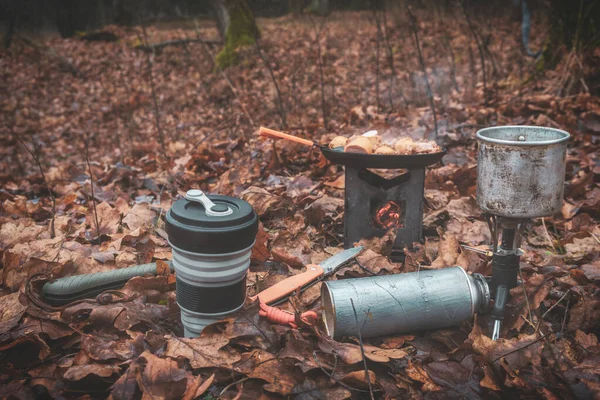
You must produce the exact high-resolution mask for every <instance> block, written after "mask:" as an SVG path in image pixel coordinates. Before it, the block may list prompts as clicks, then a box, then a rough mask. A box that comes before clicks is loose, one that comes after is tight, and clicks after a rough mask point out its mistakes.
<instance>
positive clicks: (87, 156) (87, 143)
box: [85, 135, 100, 238]
mask: <svg viewBox="0 0 600 400" xmlns="http://www.w3.org/2000/svg"><path fill="white" fill-rule="evenodd" d="M85 162H86V163H87V166H88V170H89V171H90V188H91V192H92V211H93V212H94V219H95V222H96V237H97V238H99V237H100V222H98V211H97V210H96V198H95V197H94V174H93V173H92V166H91V165H90V138H89V136H88V135H86V138H85Z"/></svg>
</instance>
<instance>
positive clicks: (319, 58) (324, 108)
mask: <svg viewBox="0 0 600 400" xmlns="http://www.w3.org/2000/svg"><path fill="white" fill-rule="evenodd" d="M308 18H309V19H310V22H311V23H312V26H313V29H314V30H315V42H316V43H317V66H318V67H319V82H320V83H321V111H322V113H323V126H324V127H325V129H327V106H326V103H325V78H324V74H323V57H322V54H321V41H320V38H319V36H320V34H321V31H322V30H323V25H324V24H325V17H323V22H322V23H321V27H320V28H319V29H318V30H317V26H316V25H315V20H314V19H313V17H312V15H311V14H308Z"/></svg>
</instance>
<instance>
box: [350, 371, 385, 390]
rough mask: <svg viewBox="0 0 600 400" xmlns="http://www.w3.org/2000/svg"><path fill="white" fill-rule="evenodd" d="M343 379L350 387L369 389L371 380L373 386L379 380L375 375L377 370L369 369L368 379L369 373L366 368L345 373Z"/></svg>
mask: <svg viewBox="0 0 600 400" xmlns="http://www.w3.org/2000/svg"><path fill="white" fill-rule="evenodd" d="M341 381H342V382H344V383H345V384H347V385H349V386H350V387H355V388H358V389H369V382H371V386H373V385H375V382H376V381H377V375H375V372H373V371H371V370H369V380H367V374H366V373H365V371H364V370H363V371H353V372H350V373H348V374H346V375H344V377H343V378H342V379H341Z"/></svg>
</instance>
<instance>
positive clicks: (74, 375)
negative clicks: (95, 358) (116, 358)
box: [63, 364, 119, 381]
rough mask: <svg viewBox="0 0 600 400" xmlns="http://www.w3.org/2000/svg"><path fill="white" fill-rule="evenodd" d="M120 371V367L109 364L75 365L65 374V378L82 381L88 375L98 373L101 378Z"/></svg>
mask: <svg viewBox="0 0 600 400" xmlns="http://www.w3.org/2000/svg"><path fill="white" fill-rule="evenodd" d="M117 373H119V367H118V366H116V365H109V364H85V365H73V366H72V367H70V368H69V369H68V370H67V371H66V372H65V373H64V375H63V378H65V379H67V380H69V381H80V380H82V379H83V378H85V377H86V376H88V375H96V376H99V377H101V378H108V377H111V376H112V375H114V374H117Z"/></svg>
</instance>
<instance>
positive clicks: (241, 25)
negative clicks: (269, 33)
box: [216, 0, 260, 69]
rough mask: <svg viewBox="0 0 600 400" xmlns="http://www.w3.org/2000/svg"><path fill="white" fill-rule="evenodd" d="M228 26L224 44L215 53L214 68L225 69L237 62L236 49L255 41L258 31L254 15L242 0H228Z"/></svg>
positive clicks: (258, 34)
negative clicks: (217, 52) (221, 48)
mask: <svg viewBox="0 0 600 400" xmlns="http://www.w3.org/2000/svg"><path fill="white" fill-rule="evenodd" d="M227 8H228V10H229V19H230V20H229V26H228V27H227V31H226V32H225V46H224V47H223V50H221V51H220V52H219V54H217V57H216V68H219V69H225V68H228V67H230V66H232V65H235V64H237V62H238V49H239V48H240V47H243V46H250V45H253V44H254V43H256V38H257V37H259V36H260V32H259V31H258V28H257V26H256V22H255V20H254V15H253V14H252V11H251V10H250V9H249V8H248V6H247V4H246V3H245V2H244V1H240V0H229V1H228V2H227Z"/></svg>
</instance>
